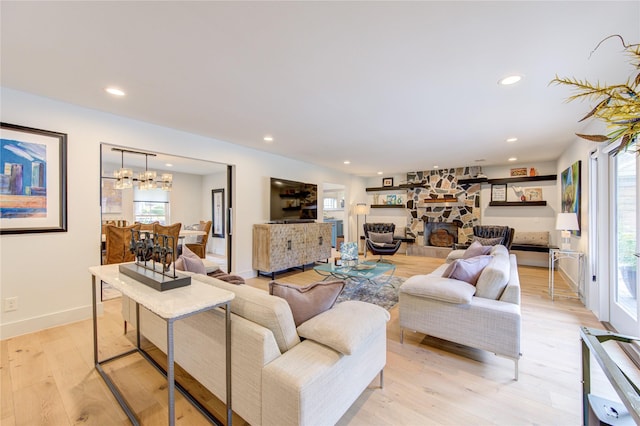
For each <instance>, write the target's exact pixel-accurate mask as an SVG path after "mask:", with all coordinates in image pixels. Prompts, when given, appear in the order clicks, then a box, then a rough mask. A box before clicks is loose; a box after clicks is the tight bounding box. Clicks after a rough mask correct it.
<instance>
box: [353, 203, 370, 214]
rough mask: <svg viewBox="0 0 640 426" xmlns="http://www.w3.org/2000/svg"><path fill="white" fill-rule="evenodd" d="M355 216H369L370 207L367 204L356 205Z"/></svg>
mask: <svg viewBox="0 0 640 426" xmlns="http://www.w3.org/2000/svg"><path fill="white" fill-rule="evenodd" d="M355 214H369V206H368V205H366V204H365V203H358V204H356V209H355Z"/></svg>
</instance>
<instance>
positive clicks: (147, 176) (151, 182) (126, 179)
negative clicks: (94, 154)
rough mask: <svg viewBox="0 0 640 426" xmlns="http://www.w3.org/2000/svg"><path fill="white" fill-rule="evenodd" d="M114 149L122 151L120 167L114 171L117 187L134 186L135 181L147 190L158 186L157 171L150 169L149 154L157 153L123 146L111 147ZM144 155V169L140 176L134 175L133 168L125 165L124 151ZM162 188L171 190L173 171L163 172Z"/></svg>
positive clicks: (139, 187) (140, 187)
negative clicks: (135, 176)
mask: <svg viewBox="0 0 640 426" xmlns="http://www.w3.org/2000/svg"><path fill="white" fill-rule="evenodd" d="M111 150H112V151H120V169H118V170H116V171H115V172H113V176H114V177H115V179H116V184H115V189H129V188H133V182H136V184H137V185H138V189H141V190H147V189H155V188H157V187H158V182H156V178H157V176H158V174H157V172H155V171H153V170H149V162H148V160H149V156H152V157H155V156H156V154H153V153H149V152H140V151H131V150H129V149H123V148H111ZM125 152H127V153H129V154H137V155H144V171H143V172H140V173H138V177H137V178H134V177H133V170H132V169H130V168H125V167H124V153H125ZM159 184H160V188H161V189H162V190H164V191H171V189H172V187H173V175H172V174H171V173H162V175H161V176H160V182H159Z"/></svg>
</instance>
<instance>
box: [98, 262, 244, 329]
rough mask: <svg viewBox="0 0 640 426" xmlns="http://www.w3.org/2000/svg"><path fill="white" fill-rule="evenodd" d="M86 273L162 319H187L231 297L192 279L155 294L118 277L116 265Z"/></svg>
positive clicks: (153, 290)
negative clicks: (179, 285) (186, 283)
mask: <svg viewBox="0 0 640 426" xmlns="http://www.w3.org/2000/svg"><path fill="white" fill-rule="evenodd" d="M89 272H91V274H92V275H93V276H95V277H96V278H97V279H99V280H102V281H104V282H106V283H109V284H111V285H112V286H113V287H114V288H115V289H117V290H119V291H120V292H122V294H124V295H126V296H129V297H130V298H131V299H133V300H135V301H136V302H138V303H139V304H141V305H142V306H144V307H145V308H147V309H149V310H150V311H151V312H153V313H155V314H157V315H158V316H160V317H161V318H164V319H178V318H181V317H185V316H189V315H192V314H194V313H197V312H201V311H205V310H207V309H210V308H212V307H215V306H219V305H222V304H224V303H226V302H229V301H231V300H232V299H233V298H234V297H235V294H234V293H232V292H230V291H227V290H223V289H220V288H217V287H214V286H212V285H209V284H206V283H204V282H202V281H198V280H196V279H192V280H191V285H188V286H185V287H179V288H175V289H172V290H166V291H157V290H155V289H153V288H151V287H149V286H147V285H144V284H142V283H140V282H138V281H137V280H135V279H133V278H131V277H128V276H127V275H125V274H121V273H120V271H119V264H113V265H99V266H91V267H90V268H89Z"/></svg>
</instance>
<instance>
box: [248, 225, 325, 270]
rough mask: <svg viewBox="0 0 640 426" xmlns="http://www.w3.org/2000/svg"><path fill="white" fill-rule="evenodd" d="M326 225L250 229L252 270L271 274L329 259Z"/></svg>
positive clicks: (264, 226) (256, 226)
mask: <svg viewBox="0 0 640 426" xmlns="http://www.w3.org/2000/svg"><path fill="white" fill-rule="evenodd" d="M331 226H332V225H331V224H330V223H264V224H257V225H253V269H256V270H257V271H258V274H259V275H260V274H267V273H269V274H271V276H272V278H273V277H275V273H276V272H278V271H283V270H285V269H289V268H294V267H299V266H300V267H303V268H304V265H307V264H310V263H314V262H316V261H318V260H325V259H328V258H330V257H331Z"/></svg>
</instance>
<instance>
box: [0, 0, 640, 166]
mask: <svg viewBox="0 0 640 426" xmlns="http://www.w3.org/2000/svg"><path fill="white" fill-rule="evenodd" d="M0 12H1V30H0V31H1V32H0V35H1V38H2V40H1V49H2V50H1V59H2V63H1V83H2V86H3V87H8V88H13V89H17V90H21V91H25V92H30V93H35V94H38V95H42V96H46V97H50V98H54V99H59V100H62V101H65V102H69V103H73V104H77V105H81V106H84V107H87V108H93V109H97V110H101V111H106V112H109V113H113V114H117V115H121V116H127V117H131V118H135V119H138V120H142V121H146V122H150V123H155V124H159V125H162V126H167V127H171V128H175V129H181V130H184V131H187V132H191V133H195V134H200V135H204V136H209V137H212V138H216V139H220V140H224V141H228V142H232V143H235V144H240V145H245V146H249V147H253V148H256V149H259V150H264V151H268V152H272V153H275V154H280V155H283V156H287V157H292V158H296V159H299V160H302V161H306V162H309V163H314V164H318V165H321V166H326V167H330V168H334V169H338V170H342V171H344V172H347V173H353V174H356V175H363V176H373V175H375V173H376V172H377V171H382V172H384V173H385V174H393V173H400V172H406V171H409V170H424V169H428V168H431V167H432V166H433V165H436V164H437V165H439V166H441V167H456V166H462V165H474V164H478V163H476V161H475V160H479V159H485V161H484V162H482V163H479V164H484V165H499V164H506V163H507V158H509V157H512V156H515V157H518V159H519V160H518V162H517V163H521V164H527V163H531V162H534V161H547V160H555V159H557V158H558V157H559V155H560V154H561V153H562V151H563V150H564V149H565V148H566V146H567V145H568V144H570V143H571V142H572V141H574V140H575V139H576V138H575V136H574V133H575V132H576V131H583V130H584V126H585V124H584V123H582V124H579V123H577V120H578V119H579V118H580V117H582V116H583V115H584V114H585V113H586V112H587V111H588V110H590V105H589V104H588V103H582V104H581V103H569V104H566V103H564V99H566V97H567V96H568V95H569V94H570V91H569V89H568V88H566V87H560V86H549V85H548V83H549V81H550V80H551V79H552V78H553V77H554V76H555V75H556V74H558V75H559V76H575V77H579V78H586V79H589V80H594V81H595V80H600V81H601V82H612V83H618V82H622V81H624V80H626V78H627V77H628V76H630V75H631V74H632V72H633V68H632V66H631V65H630V64H629V62H628V59H629V58H628V57H627V56H625V55H623V54H621V53H620V52H621V50H622V49H621V45H620V44H619V43H618V42H617V41H615V40H609V41H608V42H606V43H604V44H603V45H602V46H601V47H600V48H599V49H598V50H597V51H596V52H595V53H594V54H593V55H592V56H591V57H589V55H590V52H591V51H592V50H593V49H594V47H595V46H596V45H597V44H598V42H599V41H600V40H602V39H603V38H605V37H606V36H608V35H610V34H621V35H622V36H623V37H624V38H625V40H626V41H627V42H628V43H639V42H640V2H639V1H623V2H615V1H600V2H598V1H569V2H561V1H548V2H543V1H534V2H523V1H512V2H506V1H499V2H483V1H469V2H458V1H448V2H435V1H431V2H337V1H336V2H184V1H180V2H169V1H167V2H146V1H145V2H133V1H132V2H24V1H21V2H10V1H2V2H1V3H0ZM511 73H519V74H521V75H523V76H524V79H523V80H522V82H520V83H519V84H517V85H514V86H510V87H504V86H499V85H498V84H497V80H498V79H499V78H501V77H503V76H505V75H507V74H511ZM110 85H115V86H118V87H120V88H122V89H124V90H125V91H126V92H127V96H126V97H124V98H114V97H112V96H111V95H107V94H106V93H105V92H104V88H105V87H107V86H110ZM265 135H272V136H273V137H274V142H273V143H271V144H266V143H265V142H264V141H263V137H264V136H265ZM512 136H515V137H518V139H519V140H518V141H517V142H515V143H511V144H508V143H507V142H505V139H507V138H509V137H512ZM344 160H350V161H351V164H350V165H344V164H342V162H343V161H344ZM517 163H516V164H517Z"/></svg>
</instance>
